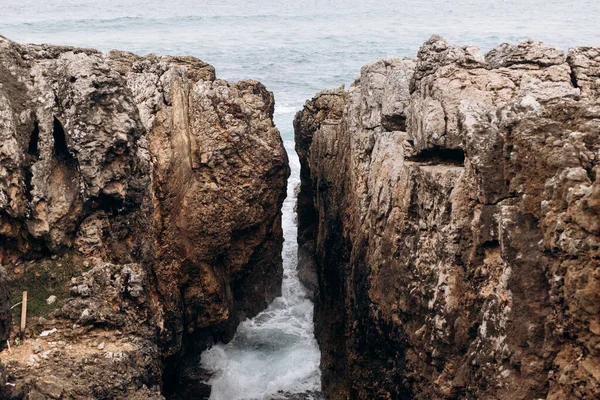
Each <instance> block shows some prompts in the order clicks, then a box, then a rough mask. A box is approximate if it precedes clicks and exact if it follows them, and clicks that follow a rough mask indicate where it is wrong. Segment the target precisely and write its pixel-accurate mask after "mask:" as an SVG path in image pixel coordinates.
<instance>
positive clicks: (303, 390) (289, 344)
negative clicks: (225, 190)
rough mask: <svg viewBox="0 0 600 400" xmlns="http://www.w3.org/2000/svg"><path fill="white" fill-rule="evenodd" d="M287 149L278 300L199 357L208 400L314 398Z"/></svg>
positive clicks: (312, 352) (314, 367) (294, 164)
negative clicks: (207, 375)
mask: <svg viewBox="0 0 600 400" xmlns="http://www.w3.org/2000/svg"><path fill="white" fill-rule="evenodd" d="M295 110H296V107H293V108H292V111H295ZM290 112H291V111H290ZM293 146H294V144H293V142H292V141H286V142H285V147H286V150H287V152H288V156H289V158H290V168H291V171H292V175H291V176H290V179H289V181H288V188H287V198H286V200H285V202H284V204H283V209H282V211H283V219H282V224H283V234H284V238H285V242H284V244H283V253H282V255H283V268H284V275H283V285H282V296H281V297H278V298H276V299H275V300H274V301H273V302H272V303H271V305H270V306H269V307H268V308H267V309H266V310H265V311H263V312H262V313H260V314H259V315H257V316H256V317H255V318H253V319H249V320H246V321H244V322H242V323H241V324H240V326H239V327H238V330H237V332H236V334H235V336H234V338H233V340H232V341H231V342H230V343H228V344H226V345H224V344H217V345H215V346H213V347H212V348H210V349H209V350H207V351H205V352H204V353H203V354H202V361H201V365H202V367H203V368H205V369H206V370H208V371H209V372H211V373H212V377H211V379H210V380H209V381H208V382H207V383H208V384H210V385H211V386H212V391H211V396H210V399H211V400H251V399H285V398H298V399H300V398H301V399H307V400H309V399H317V398H320V397H319V394H318V391H319V390H320V387H321V372H320V370H319V360H320V353H319V349H318V346H317V343H316V340H315V338H314V330H313V304H312V302H311V301H310V300H309V299H308V298H307V297H306V290H305V288H304V287H303V286H302V284H301V283H300V281H299V280H298V276H297V272H296V262H297V242H296V235H297V227H296V213H295V212H294V205H295V202H296V198H295V195H294V189H295V187H296V185H297V184H298V183H299V181H300V178H299V173H300V163H299V161H298V157H297V155H296V153H295V152H294V150H293ZM294 394H302V395H301V397H297V396H294Z"/></svg>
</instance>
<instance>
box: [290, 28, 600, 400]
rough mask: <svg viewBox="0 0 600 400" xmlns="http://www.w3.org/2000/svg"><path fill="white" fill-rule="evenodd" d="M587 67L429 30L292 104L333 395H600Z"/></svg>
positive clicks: (599, 198) (303, 212) (593, 86)
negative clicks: (412, 49)
mask: <svg viewBox="0 0 600 400" xmlns="http://www.w3.org/2000/svg"><path fill="white" fill-rule="evenodd" d="M599 73H600V50H599V49H597V48H586V47H580V48H573V49H570V50H568V52H566V53H565V52H563V51H561V50H558V49H555V48H551V47H548V46H545V45H544V44H542V43H539V42H534V41H531V40H529V41H526V42H522V43H519V44H517V45H512V44H503V45H501V46H498V47H497V48H495V49H493V50H491V51H490V52H488V53H487V54H483V53H482V52H481V51H480V50H479V49H478V48H476V47H472V46H467V47H459V46H451V45H449V44H448V43H447V42H446V41H445V40H444V39H442V38H440V37H437V36H434V37H432V38H431V39H430V40H428V41H427V42H426V43H425V44H424V45H423V46H422V47H421V49H420V50H419V53H418V55H417V57H416V58H415V59H398V58H386V59H380V60H377V61H375V62H374V63H372V64H369V65H366V66H365V67H363V68H362V70H361V74H360V77H359V78H358V79H357V80H356V81H355V82H354V83H353V84H352V85H351V87H350V89H349V90H347V91H346V90H344V89H343V88H340V89H336V90H330V91H324V92H321V93H319V94H317V95H316V97H315V98H313V99H312V100H310V101H308V102H307V103H306V105H305V107H304V109H303V110H302V111H300V112H299V113H298V114H297V115H296V119H295V122H294V124H295V135H296V148H297V151H298V154H299V156H300V160H301V166H302V170H301V179H302V183H301V191H300V195H299V199H298V213H299V229H300V230H299V236H298V237H299V245H300V253H299V254H300V262H301V263H304V264H308V265H313V266H314V268H315V270H316V273H317V277H318V286H319V288H318V293H317V294H316V304H315V324H316V326H315V331H316V336H317V339H318V341H319V344H320V346H321V350H322V356H321V357H322V358H321V368H322V373H323V389H324V392H325V394H326V395H328V396H329V398H330V399H332V400H335V399H346V398H350V399H367V398H369V399H370V398H373V399H374V398H387V399H406V398H415V399H454V398H486V399H508V398H511V399H517V398H518V399H539V398H546V399H552V400H558V399H566V398H581V399H591V398H597V397H598V396H600V184H599V183H598V182H597V177H598V175H599V174H600V165H599V164H598V159H599V158H600V91H599V87H600V86H599V83H600V80H599V78H598V76H599Z"/></svg>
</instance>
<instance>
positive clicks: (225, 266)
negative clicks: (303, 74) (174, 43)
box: [0, 37, 289, 398]
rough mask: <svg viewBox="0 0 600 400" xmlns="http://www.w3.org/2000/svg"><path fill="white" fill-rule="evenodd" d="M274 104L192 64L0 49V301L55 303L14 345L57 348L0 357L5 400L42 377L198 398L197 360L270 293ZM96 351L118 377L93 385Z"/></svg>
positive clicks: (276, 143) (45, 48)
mask: <svg viewBox="0 0 600 400" xmlns="http://www.w3.org/2000/svg"><path fill="white" fill-rule="evenodd" d="M273 108H274V100H273V95H272V93H270V92H269V91H267V90H266V89H265V87H264V86H263V85H262V84H260V83H259V82H255V81H242V82H237V83H228V82H225V81H222V80H217V79H216V77H215V72H214V69H213V68H212V67H211V66H210V65H208V64H206V63H204V62H202V61H200V60H198V59H195V58H193V57H170V56H154V55H149V56H145V57H140V56H137V55H134V54H131V53H126V52H118V51H113V52H111V53H109V54H103V53H100V52H97V51H95V50H89V49H77V48H71V47H58V46H49V45H19V44H16V43H13V42H11V41H9V40H7V39H5V38H2V37H0V135H1V138H2V142H1V145H0V258H1V259H0V261H1V263H2V265H4V266H6V268H7V271H8V278H9V281H10V283H9V286H10V287H11V288H12V289H11V290H12V291H13V292H14V293H11V294H16V295H17V296H20V291H21V290H27V289H28V285H29V286H31V287H30V288H29V290H30V296H32V295H33V296H34V297H33V298H32V301H37V302H39V303H41V304H42V306H40V307H39V308H40V309H43V310H46V308H47V307H46V305H44V303H45V297H44V298H43V299H42V298H39V299H38V298H36V297H35V295H36V294H37V295H38V296H40V297H41V296H42V294H43V295H44V296H47V294H48V293H46V290H47V287H50V288H51V290H56V293H54V292H52V293H53V294H55V295H57V297H58V301H57V302H56V305H55V307H54V311H52V312H51V313H50V314H49V315H46V313H43V314H44V317H45V318H44V319H43V321H42V322H41V323H33V324H31V327H30V330H28V332H27V333H26V335H25V336H26V340H25V342H26V343H27V341H28V340H33V338H34V337H37V335H38V334H39V333H40V332H41V331H42V330H49V329H51V328H57V329H58V333H57V335H58V336H60V337H61V338H65V339H64V340H63V339H61V341H64V342H65V345H64V346H59V345H56V346H53V347H52V346H51V345H48V346H49V348H48V349H49V350H50V348H51V350H52V351H51V352H50V353H47V354H45V356H46V358H40V357H38V358H39V360H36V362H29V363H28V362H25V363H23V362H22V361H23V360H21V359H19V358H18V357H16V356H15V357H13V359H12V362H11V361H10V357H11V356H10V355H9V354H8V353H6V351H5V352H4V353H3V354H2V357H3V361H4V360H5V357H6V359H7V360H8V365H9V368H8V369H9V374H12V378H13V379H17V380H18V381H19V382H21V383H22V384H20V385H18V387H17V389H18V390H20V391H21V392H19V393H21V394H22V395H25V394H26V393H27V390H37V391H40V390H42V389H40V388H37V389H36V387H37V386H36V385H37V384H36V383H35V382H37V381H38V378H39V377H42V376H48V375H47V374H48V373H49V372H48V371H54V372H53V373H52V376H51V377H54V378H56V380H57V381H59V382H67V383H68V384H67V383H65V384H64V386H63V389H64V391H63V392H62V393H63V394H61V395H62V396H68V395H69V396H88V395H89V396H93V397H97V398H115V397H116V398H130V397H131V396H133V395H134V393H137V394H135V395H136V396H141V397H140V398H150V397H152V396H156V397H160V396H161V393H163V394H165V393H166V394H168V395H172V396H176V395H185V393H183V392H185V391H186V390H204V391H206V387H202V385H200V388H198V387H197V385H198V383H199V382H198V381H199V378H198V376H199V374H201V372H199V371H197V368H198V367H197V365H198V362H197V361H198V359H199V356H200V352H201V351H202V350H204V348H206V346H207V345H209V344H210V343H212V342H213V341H216V340H225V341H226V340H228V339H229V338H230V337H231V336H232V335H233V332H234V331H235V328H236V326H237V324H238V322H239V321H241V320H242V319H244V318H246V317H248V316H253V315H255V314H256V313H258V312H259V311H260V310H262V309H264V308H265V307H266V305H267V304H268V303H269V302H270V301H271V300H272V299H273V298H274V297H276V296H277V295H279V293H280V290H281V277H282V262H281V247H282V241H283V237H282V232H281V212H280V208H281V204H282V202H283V199H284V197H285V187H286V180H287V176H288V174H289V169H288V165H287V156H286V153H285V150H284V148H283V145H282V142H281V138H280V136H279V132H278V131H277V129H276V128H275V127H274V125H273V121H272V116H273ZM65 260H66V261H65ZM71 278H73V281H72V282H71ZM44 279H46V280H47V281H45V280H44ZM37 284H41V285H40V286H41V288H40V290H33V288H34V287H36V285H37ZM63 289H64V293H63ZM0 294H1V293H0ZM35 304H37V303H34V305H35ZM34 309H37V308H35V307H34ZM35 318H36V319H37V315H36V316H35ZM86 335H87V336H89V337H86ZM94 337H106V338H109V339H106V343H105V345H104V346H100V347H102V348H99V347H98V346H99V345H100V343H96V342H97V341H98V340H100V339H98V340H95V339H94V340H92V339H90V338H94ZM27 338H29V339H27ZM44 340H45V339H44ZM48 340H50V341H52V340H51V339H48ZM89 343H92V344H94V343H95V344H96V345H97V346H96V347H94V346H92V348H93V351H91V350H90V351H83V350H81V349H82V348H86V349H87V348H88V347H89V346H88V345H89ZM86 346H88V347H86ZM44 347H47V346H45V345H44ZM109 348H110V350H107V349H109ZM142 349H143V350H142ZM44 351H46V350H44ZM107 352H112V353H115V352H118V353H119V354H122V355H123V356H122V357H121V356H119V357H118V360H120V361H122V362H123V363H124V365H127V366H129V367H128V368H129V369H127V370H126V371H125V372H124V371H120V370H119V371H120V373H121V376H122V377H123V378H124V379H116V381H115V380H114V379H113V378H114V377H111V375H110V374H103V373H102V371H107V370H110V371H111V373H112V371H113V370H111V367H110V365H112V364H111V363H114V362H117V361H115V358H110V357H108V356H106V354H107ZM54 354H58V355H56V356H55V355H54ZM90 354H92V355H90ZM105 356H106V357H105ZM105 358H106V359H105ZM66 360H70V361H69V363H70V364H69V363H67V361H66ZM86 360H87V361H86ZM89 360H93V361H89ZM88 361H89V362H88ZM86 363H87V364H90V365H91V366H92V367H90V368H87V367H86V368H84V370H85V374H83V375H81V374H79V373H76V372H71V373H72V375H69V374H68V371H69V370H72V369H74V368H78V367H77V366H79V365H83V364H86ZM107 363H108V364H107ZM109 364H110V365H109ZM164 371H166V373H163V372H164ZM61 374H63V375H61ZM54 378H52V379H54ZM125 378H126V379H125ZM163 378H164V381H165V385H162V380H163ZM109 380H110V382H109ZM92 381H93V382H95V383H94V384H95V385H97V386H98V387H102V388H104V389H102V390H105V391H104V392H103V393H102V394H98V393H95V392H94V391H93V390H94V388H93V385H92V383H91V382H92ZM127 381H128V382H129V383H127ZM50 386H51V385H50ZM161 386H163V387H162V392H161ZM17 389H15V390H17ZM179 391H183V392H182V393H178V392H179ZM138 392H139V393H138ZM32 393H33V392H32ZM98 396H99V397H98ZM65 398H66V397H65Z"/></svg>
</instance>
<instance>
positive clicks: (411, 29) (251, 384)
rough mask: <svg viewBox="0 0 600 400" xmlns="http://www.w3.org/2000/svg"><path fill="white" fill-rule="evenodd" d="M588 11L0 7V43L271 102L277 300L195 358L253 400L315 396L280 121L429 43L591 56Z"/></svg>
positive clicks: (596, 38) (77, 1)
mask: <svg viewBox="0 0 600 400" xmlns="http://www.w3.org/2000/svg"><path fill="white" fill-rule="evenodd" d="M599 26H600V2H598V1H592V0H579V1H570V2H567V1H557V0H543V1H542V0H522V1H516V0H505V1H502V0H466V1H465V0H462V1H441V0H430V1H405V0H404V1H393V0H388V1H382V0H374V1H366V0H363V1H358V0H346V1H342V0H323V1H314V0H306V1H290V0H279V1H267V0H255V1H252V0H248V1H242V0H235V1H226V0H221V1H215V0H198V1H167V0H162V1H159V0H129V1H122V2H118V1H115V0H107V1H103V2H97V1H93V2H92V1H82V0H54V1H53V0H46V1H43V0H37V1H34V0H19V1H15V0H11V1H6V0H0V34H2V35H4V36H6V37H8V38H10V39H12V40H16V41H20V42H37V43H40V42H44V43H54V44H66V45H74V46H84V47H94V48H98V49H100V50H105V51H107V50H110V49H122V50H129V51H133V52H136V53H139V54H145V53H150V52H153V53H158V54H177V55H193V56H196V57H198V58H200V59H202V60H204V61H206V62H208V63H210V64H212V65H214V66H215V67H216V70H217V76H218V77H219V78H223V79H227V80H232V81H235V80H240V79H249V78H251V79H256V80H259V81H261V82H263V83H264V84H265V85H266V86H267V88H268V89H270V90H272V91H273V92H274V93H275V99H276V107H275V122H276V124H277V126H278V128H279V129H280V131H281V133H282V136H283V138H284V141H285V145H286V149H287V150H288V152H289V153H290V162H291V167H292V176H291V177H290V182H289V186H288V199H287V200H286V202H285V204H284V208H283V227H284V236H285V239H286V242H285V244H284V250H283V258H284V268H285V275H284V283H283V296H282V297H280V298H278V299H276V300H275V301H274V302H273V303H272V304H271V306H270V307H269V309H267V310H266V311H265V312H263V313H262V314H260V315H259V316H258V317H256V318H255V319H253V320H248V321H245V322H244V323H243V324H241V325H240V327H239V329H238V333H237V334H236V337H235V339H234V340H233V341H232V342H231V343H230V344H228V345H217V346H215V347H213V348H212V349H211V350H210V351H208V352H207V353H205V355H204V356H203V365H204V366H205V367H206V368H208V369H211V370H212V371H213V372H214V376H213V378H212V379H211V382H210V383H211V384H213V385H214V386H213V393H212V395H211V398H212V399H216V400H220V399H222V400H233V399H251V398H252V399H260V398H265V397H268V396H270V395H272V394H274V393H277V392H278V391H279V390H285V391H290V392H303V391H307V390H318V389H319V386H320V372H319V369H318V361H319V350H318V348H317V345H316V342H315V340H314V336H313V329H312V328H313V326H312V304H311V303H310V301H309V300H308V299H306V297H305V296H304V290H303V288H302V287H301V285H300V284H299V282H298V279H297V277H296V274H295V266H296V254H297V246H296V225H295V213H294V198H293V193H294V187H295V185H296V184H297V183H298V182H299V177H298V174H299V163H298V159H297V157H296V156H295V154H294V150H293V130H292V119H293V116H294V113H295V112H296V111H297V110H298V109H299V108H300V107H301V106H302V104H303V103H304V101H305V100H306V99H308V98H310V97H312V96H313V95H314V94H315V93H316V92H317V91H320V90H322V89H327V88H334V87H338V86H340V85H341V84H348V83H350V82H352V80H353V79H354V77H355V76H356V75H358V73H359V71H360V67H361V66H362V65H364V64H365V63H367V62H369V61H372V60H374V59H375V58H377V57H382V56H388V55H397V56H410V57H412V56H414V55H415V54H416V52H417V50H418V48H419V46H420V45H421V44H422V43H423V42H424V41H425V40H426V39H427V38H428V37H429V36H431V35H432V34H434V33H436V34H441V35H443V36H444V37H446V39H448V40H449V41H450V42H451V43H455V44H465V45H466V44H474V45H478V46H480V47H481V48H482V49H484V50H488V49H490V48H492V47H494V46H496V45H498V44H500V43H501V42H504V41H510V42H515V41H518V40H521V39H525V38H527V37H532V38H534V39H537V40H542V41H544V42H546V43H547V44H550V45H554V46H558V47H562V48H563V49H566V48H568V47H570V46H575V45H600V27H599Z"/></svg>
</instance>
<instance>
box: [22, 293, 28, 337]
mask: <svg viewBox="0 0 600 400" xmlns="http://www.w3.org/2000/svg"><path fill="white" fill-rule="evenodd" d="M26 321H27V290H25V291H24V292H23V304H21V333H24V332H25V322H26Z"/></svg>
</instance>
